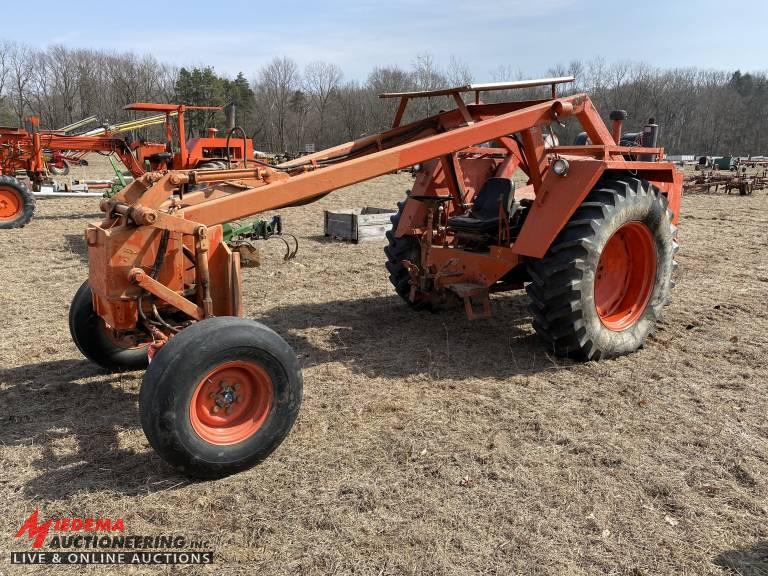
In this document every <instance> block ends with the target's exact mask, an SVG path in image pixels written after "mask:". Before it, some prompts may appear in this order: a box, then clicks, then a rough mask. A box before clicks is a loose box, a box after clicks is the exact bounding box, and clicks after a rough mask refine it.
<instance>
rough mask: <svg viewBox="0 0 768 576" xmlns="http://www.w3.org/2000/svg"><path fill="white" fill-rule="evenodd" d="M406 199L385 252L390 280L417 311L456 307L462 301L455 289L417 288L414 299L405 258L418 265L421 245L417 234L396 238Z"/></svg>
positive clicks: (389, 235)
mask: <svg viewBox="0 0 768 576" xmlns="http://www.w3.org/2000/svg"><path fill="white" fill-rule="evenodd" d="M409 194H410V192H409ZM406 202H407V200H406ZM406 202H398V203H397V213H396V214H394V215H393V216H392V217H391V218H390V221H391V222H392V228H391V229H390V230H387V246H385V247H384V254H385V255H386V256H387V262H386V267H387V272H389V281H390V282H391V283H392V286H394V287H395V292H397V295H398V296H400V297H401V298H402V299H403V300H405V301H406V302H407V303H408V305H409V306H410V307H411V308H412V309H413V310H428V311H430V312H438V311H441V310H446V309H449V308H452V307H454V306H456V305H457V304H458V303H460V301H459V300H458V298H456V296H455V294H453V292H447V291H443V292H439V293H438V292H436V291H435V290H431V287H429V286H428V287H426V289H419V290H416V293H415V297H414V299H413V300H411V276H410V274H409V273H408V269H407V268H406V267H405V265H404V264H403V261H404V260H408V261H409V262H411V263H413V264H416V265H418V264H419V263H420V262H421V244H420V243H419V239H418V238H416V237H415V236H401V237H399V238H397V237H395V232H396V231H397V226H398V224H399V223H400V217H401V216H402V213H403V210H404V208H405V205H406ZM422 288H423V287H422Z"/></svg>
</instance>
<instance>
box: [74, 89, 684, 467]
mask: <svg viewBox="0 0 768 576" xmlns="http://www.w3.org/2000/svg"><path fill="white" fill-rule="evenodd" d="M572 80H573V79H572V78H550V79H545V80H538V81H526V82H511V83H495V84H471V85H467V86H461V87H456V88H451V89H446V90H437V91H426V92H405V93H398V94H384V95H382V96H383V97H387V98H398V99H399V101H400V104H399V107H398V109H397V113H396V115H395V119H394V123H393V126H392V128H391V129H390V130H387V131H385V132H383V133H380V134H376V135H371V136H366V137H364V138H361V139H359V140H356V141H353V142H349V143H346V144H342V145H340V146H335V147H333V148H330V149H328V150H324V151H321V152H317V153H315V154H311V155H309V156H304V157H302V158H299V159H296V160H293V161H290V162H285V163H283V164H279V165H277V166H267V165H264V164H261V163H258V162H256V161H248V162H246V164H247V165H248V166H247V167H245V168H241V169H228V170H208V171H201V170H169V171H157V172H150V173H147V174H145V175H144V176H141V177H139V178H137V179H136V180H135V181H134V182H133V183H132V184H131V185H129V186H128V187H127V188H125V189H124V190H122V191H121V192H119V193H118V194H117V195H116V196H114V197H112V198H109V199H104V200H102V202H101V209H102V211H103V212H104V219H103V221H102V222H99V223H93V224H90V225H89V226H88V227H87V229H86V231H85V238H86V242H87V246H88V257H89V270H90V271H89V279H88V280H87V281H86V282H84V283H83V285H82V286H81V288H80V289H79V290H78V292H77V294H75V297H74V299H73V301H72V305H71V307H70V318H69V322H70V330H71V334H72V338H73V340H74V342H75V343H76V344H77V346H78V347H79V349H80V350H81V352H82V353H83V354H84V355H85V356H87V357H88V358H90V359H91V360H93V361H94V362H97V363H98V364H100V365H102V366H104V367H106V368H108V369H111V370H121V369H137V368H143V367H146V366H147V365H148V362H149V360H150V359H151V363H149V365H148V369H147V371H146V373H145V374H144V379H143V383H142V387H141V393H140V398H139V404H140V413H141V423H142V427H143V429H144V431H145V433H146V436H147V438H148V439H149V442H150V444H151V445H152V446H153V447H154V448H155V450H157V451H158V452H159V454H160V455H161V456H162V457H163V458H164V459H165V460H166V461H168V462H169V463H171V464H172V465H174V466H175V467H177V468H179V469H181V470H183V471H185V472H186V473H188V474H190V475H193V476H199V477H208V478H212V477H220V476H225V475H227V474H231V473H234V472H237V471H240V470H244V469H246V468H248V467H250V466H252V465H254V464H255V463H257V462H259V461H261V460H262V459H264V458H265V457H267V455H269V454H270V453H271V452H272V451H273V450H274V449H275V448H276V447H277V446H278V445H279V444H280V442H282V440H283V439H284V438H285V437H286V435H287V434H288V432H289V430H290V429H291V427H292V425H293V423H294V421H295V419H296V416H297V414H298V411H299V406H300V404H301V399H302V375H301V371H300V369H299V365H298V362H297V359H296V356H295V354H294V352H293V351H292V350H291V348H290V346H289V345H288V344H287V343H286V342H285V341H284V340H283V339H282V338H281V337H280V336H279V335H278V334H276V333H275V332H273V331H272V330H270V329H269V328H268V327H266V326H264V325H262V324H260V323H258V322H255V321H252V320H249V319H244V318H241V317H240V316H241V314H242V289H241V280H240V253H239V246H238V245H237V244H236V243H228V242H226V241H225V240H224V236H223V227H222V224H223V223H226V222H228V221H231V220H233V219H236V218H244V217H247V216H250V215H254V214H258V213H261V212H264V211H267V210H274V209H277V208H282V207H288V206H297V205H300V204H305V203H307V202H311V201H313V200H316V199H318V198H321V197H322V196H324V195H326V194H328V193H329V192H331V191H333V190H335V189H337V188H342V187H344V186H348V185H350V184H354V183H356V182H361V181H364V180H367V179H370V178H375V177H377V176H381V175H383V174H387V173H391V172H393V171H395V170H398V169H401V168H405V167H409V166H416V165H418V166H419V169H418V172H417V174H416V181H415V183H414V186H413V189H412V190H411V191H410V192H409V193H408V195H407V196H406V197H405V198H404V200H403V202H401V203H399V211H398V213H397V215H396V216H394V217H393V219H392V223H393V226H392V230H391V231H390V232H389V233H388V245H387V247H386V249H385V253H386V258H387V260H386V269H387V272H388V275H389V280H390V282H391V283H392V285H393V287H394V289H395V291H396V292H397V294H399V295H400V297H402V299H403V300H404V301H405V302H406V303H407V304H408V305H409V306H411V307H412V308H414V309H433V310H435V309H439V308H442V307H444V306H446V305H449V304H451V303H452V302H456V303H458V304H463V306H464V309H465V310H466V314H467V316H468V317H469V318H470V319H474V318H478V317H483V316H488V315H490V314H491V306H490V297H491V295H492V294H493V293H496V292H502V291H507V290H518V289H523V288H525V289H527V291H528V295H529V296H530V302H531V303H530V310H531V314H532V316H533V327H534V329H535V330H536V332H537V333H538V334H539V336H541V338H542V339H543V340H544V341H545V342H546V345H547V346H548V348H549V349H550V350H551V351H552V352H553V353H555V354H558V355H561V356H570V357H574V358H579V359H584V360H600V359H604V358H610V357H614V356H619V355H622V354H628V353H631V352H633V351H635V350H637V349H638V348H640V347H641V346H642V345H643V343H644V341H645V340H646V338H647V336H648V335H649V334H650V333H651V331H652V330H653V329H654V327H655V325H656V323H657V322H658V321H659V319H660V317H661V315H662V311H663V308H664V306H665V305H666V304H667V302H668V299H669V294H670V290H671V288H672V286H673V282H672V272H673V268H674V266H675V262H674V255H675V252H676V251H677V247H678V246H677V241H676V237H677V230H676V223H677V221H678V217H679V210H680V200H681V186H682V174H681V173H679V172H677V171H676V170H675V168H674V166H673V165H672V164H671V163H669V162H664V161H662V160H661V159H662V158H663V157H664V153H663V149H662V148H659V147H657V146H656V142H655V141H654V140H655V134H656V132H655V131H654V130H650V129H649V130H646V131H645V132H644V134H646V135H647V137H646V136H644V137H643V143H642V145H636V144H633V145H632V146H622V145H620V142H621V136H622V123H623V119H624V117H625V115H624V116H622V115H620V114H617V115H615V116H613V125H612V128H611V129H609V128H607V127H606V125H605V124H604V123H603V121H602V119H601V118H600V116H599V114H598V113H597V111H596V110H595V108H594V106H593V105H592V102H591V100H590V99H589V97H588V96H586V95H584V94H576V95H570V96H563V97H559V96H558V94H557V87H558V85H560V84H562V83H565V82H570V81H572ZM533 86H549V87H551V95H550V97H548V98H544V99H540V100H529V101H507V102H501V103H495V104H483V103H482V102H481V100H480V95H481V93H484V92H486V91H491V90H508V91H512V90H514V89H518V88H530V87H533ZM467 93H468V94H470V95H474V98H473V99H472V100H473V101H472V102H470V103H466V102H465V101H464V96H463V95H464V94H467ZM435 96H446V97H449V98H452V99H453V100H454V102H455V105H456V107H455V109H453V110H450V111H443V112H440V113H439V114H436V115H434V116H430V117H428V118H424V119H421V120H418V121H415V122H411V123H409V124H406V125H401V120H402V118H403V113H404V111H405V109H406V106H407V105H408V102H410V101H411V100H413V99H415V98H429V97H435ZM567 121H576V122H578V123H579V124H580V125H581V126H582V129H583V130H584V132H586V135H587V137H588V141H589V142H590V143H589V144H585V145H578V146H556V145H553V144H554V142H555V141H554V138H551V137H550V138H546V137H545V136H549V135H550V134H551V130H552V126H553V125H555V126H556V125H557V124H559V123H563V122H567ZM518 171H522V172H523V173H524V174H525V176H526V178H527V183H526V184H525V185H521V186H517V185H516V184H515V180H514V179H513V175H514V174H515V173H516V172H518ZM200 184H206V185H207V187H206V188H205V189H204V190H198V189H196V188H195V186H197V185H200Z"/></svg>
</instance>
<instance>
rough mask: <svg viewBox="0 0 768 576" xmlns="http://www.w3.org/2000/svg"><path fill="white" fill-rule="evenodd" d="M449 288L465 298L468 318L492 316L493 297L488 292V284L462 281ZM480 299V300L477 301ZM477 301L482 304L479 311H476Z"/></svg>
mask: <svg viewBox="0 0 768 576" xmlns="http://www.w3.org/2000/svg"><path fill="white" fill-rule="evenodd" d="M447 288H448V289H449V290H450V291H451V292H453V293H454V294H456V295H457V296H458V297H459V298H461V299H462V300H464V312H466V314H467V319H468V320H479V319H481V318H490V317H491V298H490V296H489V294H488V287H487V286H483V285H482V284H473V283H471V282H460V283H458V284H451V285H450V286H447ZM478 300H479V302H477V301H478ZM476 302H477V303H478V304H479V306H480V310H479V311H475V305H476Z"/></svg>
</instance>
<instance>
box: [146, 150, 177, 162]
mask: <svg viewBox="0 0 768 576" xmlns="http://www.w3.org/2000/svg"><path fill="white" fill-rule="evenodd" d="M171 158H173V154H171V153H170V152H158V153H157V154H152V155H151V156H147V160H149V161H150V162H166V161H168V160H170V159H171Z"/></svg>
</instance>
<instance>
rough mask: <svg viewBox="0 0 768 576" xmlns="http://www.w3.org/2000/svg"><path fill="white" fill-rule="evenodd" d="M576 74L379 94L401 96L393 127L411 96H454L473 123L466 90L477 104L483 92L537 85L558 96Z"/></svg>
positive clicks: (458, 105) (459, 107) (386, 96)
mask: <svg viewBox="0 0 768 576" xmlns="http://www.w3.org/2000/svg"><path fill="white" fill-rule="evenodd" d="M575 79H576V78H575V77H574V76H557V77H554V78H539V79H536V80H516V81H514V82H486V83H484V84H465V85H463V86H455V87H453V88H441V89H439V90H419V91H415V92H386V93H384V94H379V98H400V105H399V106H398V107H397V112H396V113H395V119H394V122H393V124H392V127H393V128H396V127H397V126H399V125H400V121H401V120H402V119H403V113H404V112H405V107H406V106H407V105H408V100H410V99H411V98H432V97H435V96H452V97H453V99H454V101H455V102H456V106H457V107H458V109H459V111H460V112H461V114H462V116H463V117H464V119H465V120H466V122H467V124H472V117H471V115H470V114H469V111H468V110H467V106H466V104H465V103H464V100H463V99H462V98H461V96H460V94H462V93H465V92H474V93H475V104H479V103H480V93H481V92H492V91H496V90H520V89H523V88H536V87H537V86H550V87H551V88H552V98H553V99H554V98H557V86H558V85H559V84H568V83H570V82H573V81H574V80H575Z"/></svg>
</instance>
